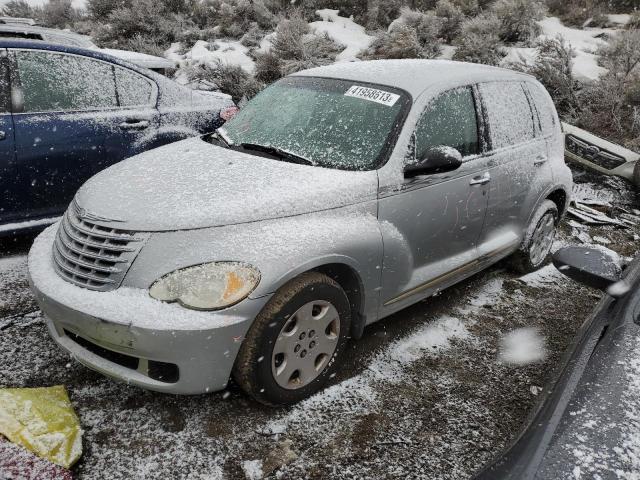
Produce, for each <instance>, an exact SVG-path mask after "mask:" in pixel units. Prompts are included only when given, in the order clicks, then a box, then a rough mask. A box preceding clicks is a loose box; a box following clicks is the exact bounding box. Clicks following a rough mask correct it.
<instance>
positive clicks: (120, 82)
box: [115, 67, 154, 107]
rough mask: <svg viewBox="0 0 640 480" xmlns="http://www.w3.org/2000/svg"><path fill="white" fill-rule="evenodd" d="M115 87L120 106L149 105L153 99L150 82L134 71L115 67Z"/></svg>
mask: <svg viewBox="0 0 640 480" xmlns="http://www.w3.org/2000/svg"><path fill="white" fill-rule="evenodd" d="M115 71H116V87H117V89H118V99H119V101H120V106H121V107H132V106H138V105H149V104H150V103H151V101H152V100H153V92H154V89H153V86H152V84H151V82H150V81H149V80H148V79H146V78H144V77H143V76H142V75H138V74H137V73H135V72H132V71H130V70H127V69H125V68H120V67H115Z"/></svg>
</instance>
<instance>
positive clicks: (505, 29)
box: [491, 0, 546, 42]
mask: <svg viewBox="0 0 640 480" xmlns="http://www.w3.org/2000/svg"><path fill="white" fill-rule="evenodd" d="M491 10H492V11H493V13H494V14H495V15H496V17H497V18H498V20H499V21H500V29H499V35H500V39H501V40H502V41H503V42H523V41H528V40H531V39H533V38H535V37H536V36H538V34H539V33H540V26H539V25H538V24H537V21H538V20H541V19H542V18H543V17H544V14H545V12H546V7H545V6H544V4H543V3H541V2H538V1H536V0H498V1H497V2H496V3H495V4H493V6H492V7H491Z"/></svg>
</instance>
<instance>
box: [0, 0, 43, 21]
mask: <svg viewBox="0 0 640 480" xmlns="http://www.w3.org/2000/svg"><path fill="white" fill-rule="evenodd" d="M0 11H1V12H2V15H6V16H7V17H22V18H34V17H35V16H36V14H37V10H36V9H34V8H33V7H32V6H31V5H29V4H28V3H27V2H26V1H25V0H11V1H10V2H7V3H6V4H5V5H4V6H3V7H0Z"/></svg>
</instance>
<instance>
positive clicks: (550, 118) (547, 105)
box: [526, 83, 556, 135]
mask: <svg viewBox="0 0 640 480" xmlns="http://www.w3.org/2000/svg"><path fill="white" fill-rule="evenodd" d="M526 86H527V88H528V90H529V93H530V94H531V97H532V98H533V103H534V104H535V106H536V110H537V111H538V118H540V128H541V129H542V134H543V135H549V134H551V133H553V130H554V128H555V125H556V120H555V114H554V113H553V109H552V107H551V102H550V101H549V96H548V95H547V94H546V92H544V91H543V87H542V86H540V85H536V84H532V83H527V84H526Z"/></svg>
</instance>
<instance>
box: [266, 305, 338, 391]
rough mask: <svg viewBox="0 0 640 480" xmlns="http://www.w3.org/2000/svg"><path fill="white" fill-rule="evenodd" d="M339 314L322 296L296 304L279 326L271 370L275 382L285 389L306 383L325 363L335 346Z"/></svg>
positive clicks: (325, 365) (323, 367) (320, 371)
mask: <svg viewBox="0 0 640 480" xmlns="http://www.w3.org/2000/svg"><path fill="white" fill-rule="evenodd" d="M339 337H340V315H339V314H338V311H337V310H336V308H335V307H334V306H333V305H332V304H330V303H329V302H325V301H324V300H315V301H313V302H309V303H307V304H305V305H303V306H302V307H300V308H299V309H298V310H297V311H296V313H294V314H293V315H291V317H289V319H288V320H287V322H286V323H285V324H284V326H283V327H282V330H280V333H279V335H278V338H277V340H276V343H275V346H274V347H273V353H272V354H271V371H272V373H273V377H274V378H275V380H276V383H277V384H278V385H280V386H281V387H282V388H286V389H287V390H295V389H297V388H301V387H304V386H305V385H308V384H309V383H311V382H312V381H313V380H315V379H316V378H318V375H320V374H321V373H322V371H323V370H324V369H325V368H326V367H327V365H328V364H329V361H330V360H331V357H333V354H334V353H335V351H336V347H337V346H338V338H339Z"/></svg>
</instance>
